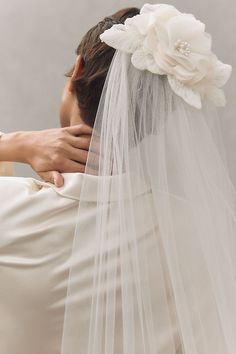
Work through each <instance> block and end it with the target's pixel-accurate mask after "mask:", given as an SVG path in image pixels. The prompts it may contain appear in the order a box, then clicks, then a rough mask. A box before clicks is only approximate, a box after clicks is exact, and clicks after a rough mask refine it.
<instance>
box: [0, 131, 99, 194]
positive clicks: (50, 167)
mask: <svg viewBox="0 0 236 354" xmlns="http://www.w3.org/2000/svg"><path fill="white" fill-rule="evenodd" d="M91 133H92V128H90V127H88V126H87V125H84V124H80V125H76V126H71V127H68V128H58V129H47V130H42V131H33V132H32V131H31V132H24V131H20V132H14V133H9V134H3V135H1V136H0V161H14V162H21V163H27V164H29V165H31V167H32V168H33V169H34V170H35V172H36V173H38V174H39V176H40V177H42V178H43V179H44V180H46V181H50V182H52V183H55V184H56V185H57V186H58V187H60V186H62V185H63V177H62V176H61V173H63V172H84V169H85V164H86V160H87V154H88V149H89V144H90V139H91Z"/></svg>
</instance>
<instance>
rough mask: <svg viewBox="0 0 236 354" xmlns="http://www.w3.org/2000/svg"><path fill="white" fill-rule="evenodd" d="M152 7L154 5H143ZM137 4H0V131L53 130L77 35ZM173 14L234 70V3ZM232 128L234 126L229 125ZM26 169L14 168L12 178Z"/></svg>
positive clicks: (214, 0) (233, 102)
mask: <svg viewBox="0 0 236 354" xmlns="http://www.w3.org/2000/svg"><path fill="white" fill-rule="evenodd" d="M149 2H150V3H155V2H156V1H149ZM144 3H145V2H143V1H140V0H136V1H134V0H127V1H123V0H96V1H95V0H0V130H3V131H6V132H8V131H15V130H35V129H44V128H50V127H58V126H59V117H58V115H59V113H58V111H59V103H60V97H61V91H62V87H63V85H64V82H65V78H64V77H63V74H64V72H65V71H66V70H67V69H68V68H70V67H71V65H72V63H73V61H74V59H75V54H74V51H75V49H76V47H77V45H78V44H79V42H80V39H81V37H82V35H83V34H84V33H85V32H86V31H87V30H88V29H89V28H90V27H91V26H92V25H94V24H95V23H97V22H98V21H99V20H100V19H102V18H103V17H105V16H107V15H110V14H112V13H113V12H114V11H116V10H118V9H120V8H123V7H127V6H138V7H140V6H142V4H144ZM168 3H169V4H173V5H175V6H176V7H177V8H178V9H179V10H181V11H184V12H191V13H194V14H195V16H196V17H198V18H199V19H201V20H202V21H203V22H205V23H206V25H207V31H208V32H210V33H211V34H212V36H213V39H214V42H213V43H214V51H215V52H216V54H217V55H218V56H219V57H220V59H221V60H223V61H225V62H227V63H230V64H232V66H233V67H234V68H235V67H236V39H235V34H236V20H235V15H236V1H235V0H225V1H223V0H207V1H206V0H170V1H168ZM234 78H235V73H233V75H232V78H231V81H230V83H229V84H227V87H226V94H227V97H228V106H227V108H226V109H224V110H223V111H222V114H223V115H224V119H225V126H224V133H225V135H226V136H227V152H228V156H229V158H230V160H231V161H235V169H232V171H231V172H232V176H233V178H234V180H235V181H236V158H235V156H234V151H235V149H236V132H235V131H234V130H233V129H232V126H233V122H234V119H236V117H235V112H236V98H235V90H236V83H235V79H234ZM234 126H235V125H234ZM31 173H32V172H31V170H30V168H27V167H25V166H23V165H19V166H17V174H18V175H24V176H27V175H30V174H31Z"/></svg>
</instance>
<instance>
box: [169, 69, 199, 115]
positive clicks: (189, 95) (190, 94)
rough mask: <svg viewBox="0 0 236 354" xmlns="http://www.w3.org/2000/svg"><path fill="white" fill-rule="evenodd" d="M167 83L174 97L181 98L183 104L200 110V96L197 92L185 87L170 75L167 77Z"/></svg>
mask: <svg viewBox="0 0 236 354" xmlns="http://www.w3.org/2000/svg"><path fill="white" fill-rule="evenodd" d="M168 82H169V84H170V86H171V88H172V90H173V91H174V92H175V93H176V95H178V96H180V97H182V98H183V100H184V101H185V102H187V103H188V104H190V105H191V106H193V107H195V108H197V109H201V108H202V102H201V96H200V93H199V92H197V91H194V90H193V89H191V88H190V87H188V86H187V85H184V84H182V83H181V82H180V81H178V80H176V79H175V78H174V77H173V76H170V75H168Z"/></svg>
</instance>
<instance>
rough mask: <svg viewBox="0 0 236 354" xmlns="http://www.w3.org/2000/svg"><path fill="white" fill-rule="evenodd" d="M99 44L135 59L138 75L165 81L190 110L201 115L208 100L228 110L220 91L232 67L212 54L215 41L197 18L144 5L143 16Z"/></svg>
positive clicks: (108, 32)
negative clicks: (141, 72)
mask: <svg viewBox="0 0 236 354" xmlns="http://www.w3.org/2000/svg"><path fill="white" fill-rule="evenodd" d="M100 38H101V40H102V41H103V42H105V43H107V44H108V45H109V46H111V47H113V48H115V49H117V50H121V51H124V52H127V53H130V54H131V55H132V56H131V61H132V64H133V65H134V66H135V67H136V68H137V69H140V70H148V71H150V72H152V73H154V74H158V75H166V76H167V78H168V81H169V84H170V86H171V88H172V90H173V91H174V92H175V93H176V94H177V95H178V96H180V97H182V98H183V99H184V100H185V101H186V102H187V103H189V104H190V105H191V106H193V107H195V108H198V109H201V108H202V100H203V99H208V100H210V101H212V102H213V103H214V104H215V105H216V106H224V105H225V103H226V100H225V95H224V92H223V90H222V89H221V87H222V86H224V85H225V83H226V82H227V81H228V79H229V77H230V74H231V71H232V67H231V66H230V65H227V64H224V63H222V62H221V61H219V60H218V58H217V57H216V55H215V54H214V53H213V52H212V39H211V36H210V34H208V33H207V32H205V25H204V23H202V22H200V21H199V20H197V19H196V18H195V17H194V15H192V14H186V13H182V12H180V11H178V10H177V9H176V8H175V7H174V6H171V5H166V4H157V5H151V4H145V5H144V6H143V7H142V9H141V12H140V15H137V16H135V17H133V18H129V19H127V20H126V21H125V23H124V24H118V25H117V24H116V25H114V26H113V27H112V28H110V29H108V30H106V31H105V32H104V33H103V34H102V35H101V36H100Z"/></svg>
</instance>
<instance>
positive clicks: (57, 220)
mask: <svg viewBox="0 0 236 354" xmlns="http://www.w3.org/2000/svg"><path fill="white" fill-rule="evenodd" d="M0 168H1V172H2V174H3V173H5V174H8V175H9V174H10V173H11V165H9V164H8V165H3V164H1V165H0ZM9 169H10V170H9ZM64 178H65V185H64V186H63V187H62V188H56V187H55V186H53V185H52V184H50V183H45V182H41V181H38V180H36V179H33V178H17V177H0V201H1V204H0V205H1V209H0V354H60V353H61V342H62V333H63V321H64V311H65V299H66V294H67V280H68V273H69V269H68V259H69V257H70V254H71V249H72V242H73V237H74V232H75V225H76V216H77V212H78V205H79V201H80V190H81V184H82V181H83V179H84V178H86V179H87V181H86V183H87V182H89V183H90V185H89V188H88V193H87V195H86V201H87V211H86V215H84V218H83V220H84V227H83V235H81V238H82V240H83V242H82V243H81V255H83V257H81V259H83V261H81V266H80V267H81V294H78V314H79V315H80V313H81V316H80V317H78V318H81V322H80V323H78V322H77V325H78V327H79V328H78V330H76V331H75V336H76V338H71V342H70V343H71V344H70V343H69V346H70V345H71V348H70V350H69V352H68V354H70V353H76V354H85V352H84V346H83V340H84V338H85V337H86V333H84V332H85V331H86V328H88V322H89V313H90V305H91V298H90V295H91V291H92V290H91V286H92V285H91V284H92V264H91V262H90V260H89V258H88V259H86V257H88V256H86V255H88V254H89V252H88V250H91V249H93V247H92V246H93V233H94V223H95V216H96V215H95V211H96V183H97V178H98V177H95V176H89V175H83V174H79V173H75V174H64ZM146 220H147V217H146V216H145V213H143V218H142V216H141V219H140V225H145V222H146ZM90 256H91V255H90ZM153 271H154V273H153V276H155V270H153ZM79 281H80V279H79ZM155 289H156V287H155ZM155 291H156V290H155ZM169 305H170V308H171V307H172V306H174V303H173V302H172V300H171V298H170V304H169ZM160 323H161V321H160ZM173 328H176V333H177V324H176V326H175V324H174V323H173ZM176 335H177V334H176ZM118 337H119V336H118ZM157 337H158V339H159V338H160V337H161V338H163V342H162V344H161V345H162V348H161V350H160V348H159V349H158V351H157V352H158V353H161V354H168V353H169V352H168V336H167V335H166V333H165V325H164V319H163V326H161V327H160V328H159V335H158V336H157ZM160 343H161V342H160V341H159V345H160ZM75 346H76V348H75ZM119 348H120V349H119ZM121 348H122V343H117V350H116V353H119V354H120V353H121V352H122V349H121ZM120 350H121V351H120ZM159 350H160V351H159ZM176 353H177V352H176ZM178 353H180V352H178ZM137 354H139V353H137ZM142 354H143V353H142Z"/></svg>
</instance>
